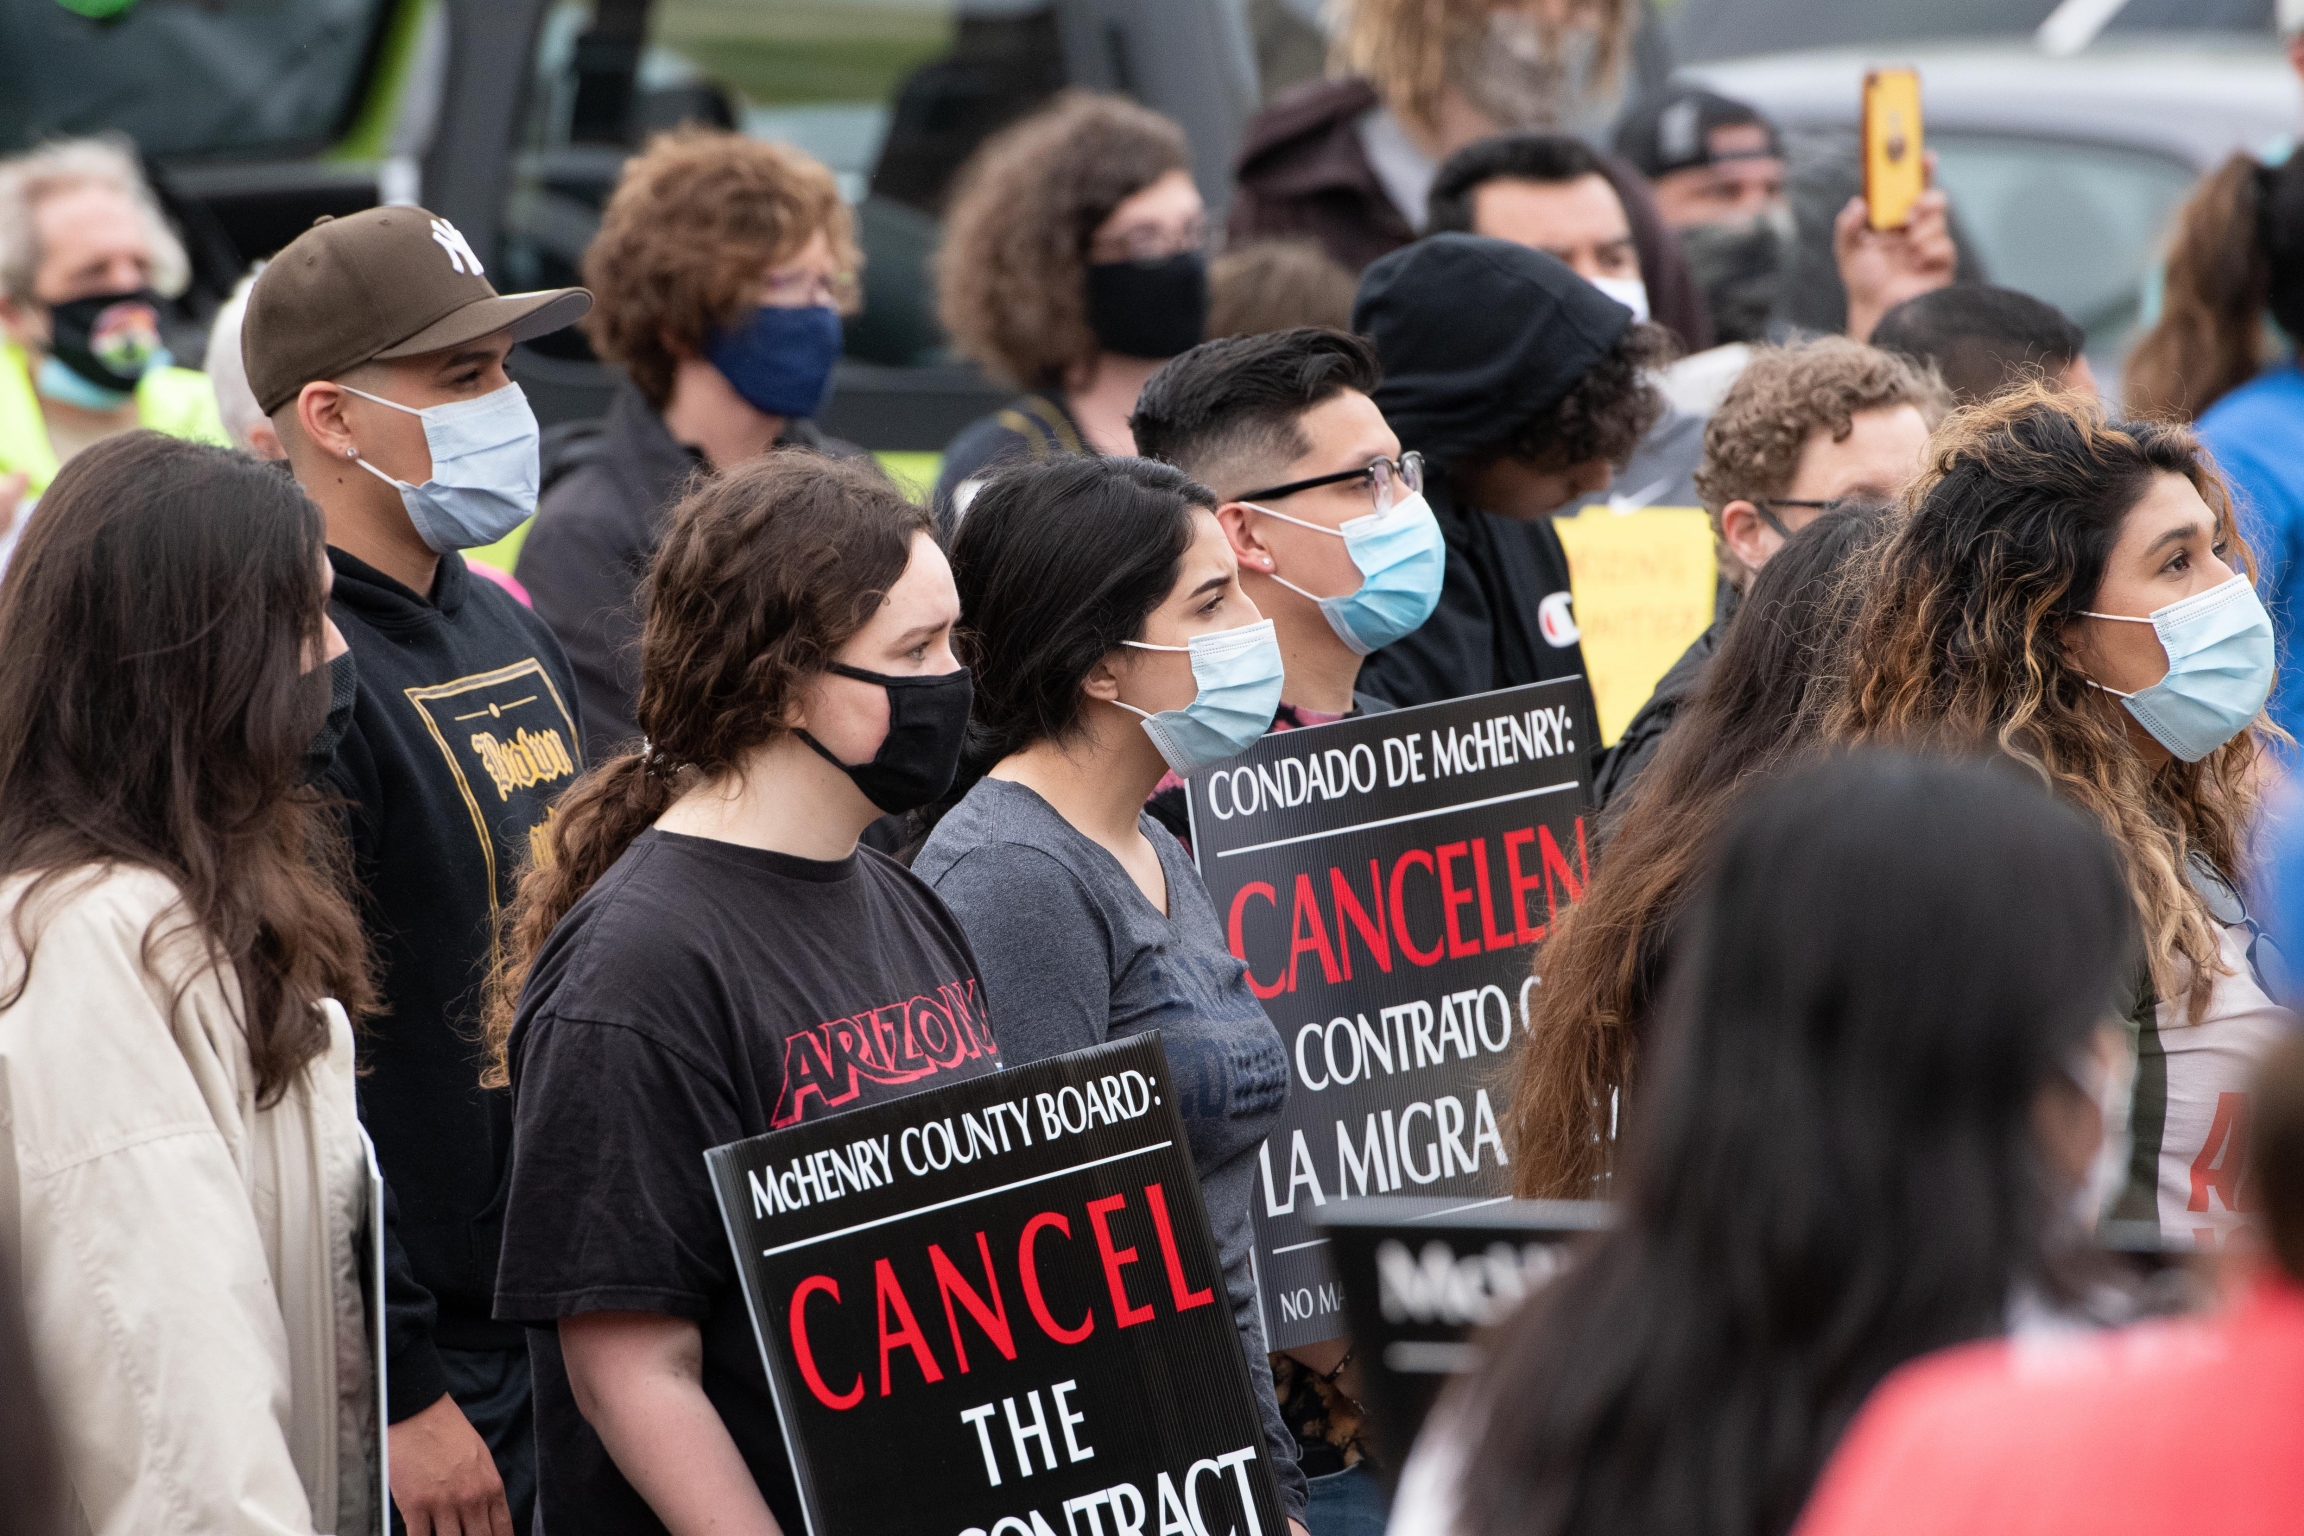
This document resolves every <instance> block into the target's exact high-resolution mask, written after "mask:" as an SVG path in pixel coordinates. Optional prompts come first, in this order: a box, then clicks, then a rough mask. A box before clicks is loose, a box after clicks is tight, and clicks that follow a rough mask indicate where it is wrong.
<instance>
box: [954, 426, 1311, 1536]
mask: <svg viewBox="0 0 2304 1536" xmlns="http://www.w3.org/2000/svg"><path fill="white" fill-rule="evenodd" d="M1216 505H1217V499H1216V496H1215V493H1214V492H1212V491H1210V490H1209V489H1208V488H1207V487H1206V486H1204V485H1200V484H1197V483H1195V482H1194V481H1192V480H1190V479H1187V478H1186V477H1185V476H1184V474H1183V473H1182V472H1181V471H1179V470H1175V469H1171V468H1170V467H1168V466H1167V465H1165V464H1155V463H1151V462H1149V461H1148V460H1144V459H1071V460H1062V461H1058V462H1055V463H1050V464H1034V465H1025V466H1019V467H1018V468H1015V469H1012V470H1009V471H1007V472H1006V473H1004V474H1000V475H996V476H994V477H993V478H992V480H991V481H990V482H989V483H987V484H986V485H985V487H984V489H983V491H982V492H981V493H980V494H979V495H978V496H977V498H976V502H975V505H974V506H972V507H971V508H970V509H969V512H968V516H967V518H966V519H965V520H964V521H963V522H962V523H961V525H960V534H959V537H958V539H957V540H955V541H954V544H953V549H952V568H953V577H954V580H955V581H956V582H957V583H958V586H959V590H960V605H961V611H962V613H963V614H965V615H966V621H965V624H964V626H963V628H962V630H961V634H960V650H961V654H962V655H963V656H964V657H965V658H966V659H967V661H968V663H969V665H970V667H971V669H972V670H973V673H974V676H975V679H976V712H975V720H974V729H973V730H972V732H971V738H970V766H971V767H974V768H976V769H977V770H978V771H980V772H982V773H983V775H984V776H983V777H982V778H981V779H980V780H979V781H978V782H977V783H976V785H975V787H973V788H972V789H970V790H969V791H968V793H967V795H966V797H965V798H963V799H962V800H961V801H960V803H959V804H958V805H957V806H956V807H954V808H953V810H952V811H951V812H950V813H949V814H948V815H947V816H945V817H944V819H943V820H942V821H941V822H940V823H939V824H938V825H937V827H936V829H935V831H934V832H933V833H932V834H931V835H930V836H929V838H928V841H927V843H926V844H925V845H924V846H923V847H922V848H921V850H920V853H919V856H918V858H917V859H915V860H914V861H913V866H912V867H913V870H914V872H915V873H916V874H918V875H919V876H920V877H921V878H922V879H924V880H926V881H927V882H928V883H929V884H930V885H932V886H934V887H935V888H936V892H937V894H938V895H939V896H941V897H942V898H943V899H944V900H945V901H946V902H947V903H949V904H950V906H951V909H952V911H953V914H954V915H955V916H957V917H958V918H959V919H960V922H961V925H962V926H963V927H964V928H966V929H967V932H968V937H969V941H970V943H971V944H973V945H974V947H975V951H976V955H977V958H978V959H979V960H980V961H981V963H982V965H983V974H984V985H985V988H986V991H987V993H988V995H989V998H990V1001H991V1005H992V1007H993V1008H995V1009H996V1010H998V1015H999V1018H1000V1020H1001V1044H1002V1046H1003V1048H1004V1050H1005V1053H1006V1055H1007V1058H1008V1059H1009V1060H1010V1061H1011V1062H1025V1061H1037V1060H1040V1059H1041V1058H1043V1057H1048V1056H1056V1055H1060V1054H1062V1053H1063V1052H1066V1051H1075V1050H1080V1049H1082V1048H1084V1047H1086V1046H1091V1045H1100V1044H1102V1043H1104V1042H1105V1041H1107V1040H1113V1039H1123V1038H1127V1037H1130V1036H1134V1035H1140V1034H1143V1033H1145V1032H1146V1031H1149V1030H1158V1031H1159V1032H1160V1042H1161V1045H1162V1047H1163V1048H1164V1049H1165V1050H1166V1052H1167V1055H1168V1069H1169V1076H1170V1080H1171V1083H1172V1084H1173V1086H1174V1090H1175V1093H1176V1097H1177V1106H1176V1107H1177V1111H1178V1113H1179V1114H1180V1115H1181V1117H1182V1118H1183V1121H1184V1130H1185V1135H1186V1137H1187V1138H1188V1139H1189V1141H1190V1145H1191V1152H1192V1162H1193V1166H1194V1167H1195V1168H1196V1169H1197V1170H1198V1172H1199V1176H1200V1193H1201V1199H1202V1201H1203V1203H1204V1204H1205V1205H1206V1207H1207V1211H1208V1221H1209V1225H1210V1227H1211V1228H1212V1229H1213V1232H1214V1235H1215V1238H1216V1246H1217V1250H1218V1252H1219V1253H1220V1254H1221V1255H1222V1257H1223V1261H1224V1288H1225V1292H1226V1294H1227V1296H1228V1297H1229V1299H1230V1301H1231V1305H1232V1316H1233V1320H1234V1322H1235V1323H1236V1324H1237V1325H1238V1327H1239V1331H1240V1343H1241V1347H1242V1349H1243V1350H1244V1351H1245V1352H1246V1355H1247V1359H1248V1362H1249V1365H1250V1369H1249V1372H1248V1375H1249V1379H1250V1381H1251V1382H1253V1383H1254V1385H1255V1389H1256V1399H1257V1405H1258V1407H1259V1409H1260V1410H1261V1412H1262V1415H1263V1420H1264V1444H1265V1451H1266V1454H1267V1455H1268V1456H1269V1457H1270V1458H1271V1463H1272V1472H1273V1475H1274V1479H1275V1481H1276V1482H1277V1483H1278V1484H1279V1488H1280V1500H1281V1503H1282V1504H1283V1505H1284V1506H1285V1507H1286V1509H1287V1511H1288V1518H1289V1521H1290V1523H1291V1526H1292V1527H1297V1528H1300V1527H1301V1526H1302V1523H1303V1520H1304V1508H1305V1499H1306V1494H1305V1484H1304V1476H1303V1473H1302V1472H1301V1471H1300V1470H1299V1469H1298V1466H1297V1459H1296V1441H1295V1437H1294V1436H1293V1435H1292V1434H1290V1433H1289V1430H1288V1426H1287V1424H1286V1422H1285V1421H1284V1420H1283V1419H1282V1418H1281V1416H1280V1409H1279V1405H1278V1402H1277V1400H1276V1399H1275V1397H1274V1394H1273V1390H1272V1373H1271V1371H1269V1370H1268V1369H1265V1368H1264V1367H1263V1362H1264V1359H1265V1348H1264V1327H1263V1323H1262V1321H1261V1318H1260V1314H1259V1312H1258V1303H1257V1298H1256V1282H1255V1277H1254V1274H1253V1273H1252V1271H1251V1269H1250V1260H1249V1248H1250V1240H1251V1233H1250V1230H1249V1215H1248V1200H1249V1195H1250V1190H1251V1181H1252V1179H1253V1177H1254V1173H1255V1165H1256V1148H1257V1146H1258V1145H1259V1144H1260V1143H1261V1142H1262V1141H1263V1139H1264V1137H1265V1135H1266V1133H1267V1132H1269V1131H1270V1130H1271V1128H1272V1126H1273V1124H1274V1123H1275V1122H1276V1121H1277V1120H1278V1119H1279V1115H1280V1109H1281V1106H1282V1104H1283V1103H1284V1102H1285V1101H1286V1099H1287V1095H1288V1060H1287V1055H1286V1052H1285V1051H1284V1049H1283V1048H1282V1046H1281V1043H1280V1035H1279V1032H1278V1031H1277V1030H1276V1029H1274V1028H1273V1025H1272V1021H1271V1019H1270V1018H1269V1017H1267V1016H1266V1014H1265V1012H1264V1005H1263V1004H1262V1003H1260V1002H1258V1001H1257V1000H1256V996H1255V994H1254V993H1253V992H1251V991H1250V990H1249V988H1248V979H1247V978H1248V968H1247V966H1246V965H1245V964H1243V963H1242V962H1241V961H1239V960H1237V959H1235V958H1234V957H1233V955H1232V952H1231V951H1230V949H1228V948H1227V947H1226V945H1225V942H1224V928H1223V923H1222V920H1221V919H1220V918H1219V917H1218V916H1217V913H1216V909H1215V906H1214V904H1213V903H1211V902H1210V900H1209V898H1208V888H1207V887H1206V886H1204V885H1202V884H1201V883H1200V875H1199V872H1198V871H1197V870H1195V869H1194V868H1193V867H1192V862H1191V859H1190V858H1189V856H1187V855H1186V854H1185V852H1184V850H1183V848H1182V846H1181V845H1179V844H1178V843H1177V841H1176V839H1175V838H1174V837H1172V836H1171V835H1170V834H1169V833H1168V831H1167V830H1166V829H1165V828H1163V827H1162V826H1161V825H1160V824H1159V823H1158V822H1157V821H1155V820H1154V819H1153V818H1152V816H1151V815H1150V813H1149V812H1147V811H1146V810H1145V808H1144V800H1145V797H1146V796H1147V795H1149V794H1151V792H1152V788H1153V786H1154V785H1156V784H1158V783H1159V782H1160V778H1161V775H1162V774H1163V773H1166V772H1169V771H1174V772H1175V773H1176V774H1177V775H1178V776H1180V777H1187V778H1188V777H1190V776H1191V775H1192V774H1193V773H1194V772H1196V771H1198V770H1199V769H1202V768H1205V767H1207V766H1208V765H1210V764H1212V763H1216V762H1220V761H1222V760H1223V759H1225V758H1227V757H1230V756H1232V755H1233V754H1234V753H1237V752H1239V751H1241V750H1243V749H1245V748H1246V747H1248V746H1250V745H1252V744H1253V743H1254V742H1255V741H1256V739H1257V738H1258V737H1260V736H1262V735H1263V734H1264V733H1265V731H1267V730H1268V729H1270V728H1271V725H1272V718H1273V714H1274V712H1275V711H1276V710H1277V709H1278V708H1279V706H1280V693H1281V688H1282V681H1283V677H1284V666H1283V663H1282V659H1281V651H1280V642H1279V640H1278V639H1277V638H1276V637H1275V635H1274V632H1273V626H1272V621H1271V620H1269V619H1267V618H1265V617H1264V616H1263V615H1262V614H1261V613H1259V612H1258V611H1257V608H1256V605H1255V603H1253V602H1252V601H1250V600H1249V597H1248V594H1247V593H1246V592H1244V591H1242V590H1241V587H1240V566H1239V561H1238V559H1237V557H1236V556H1235V555H1234V554H1233V550H1232V545H1231V544H1230V543H1229V542H1228V541H1227V539H1226V537H1225V531H1224V527H1223V525H1222V524H1221V523H1219V522H1218V521H1217V518H1216V512H1215V508H1216ZM1020 915H1028V920H1025V921H1019V920H1018V918H1019V916H1020Z"/></svg>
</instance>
